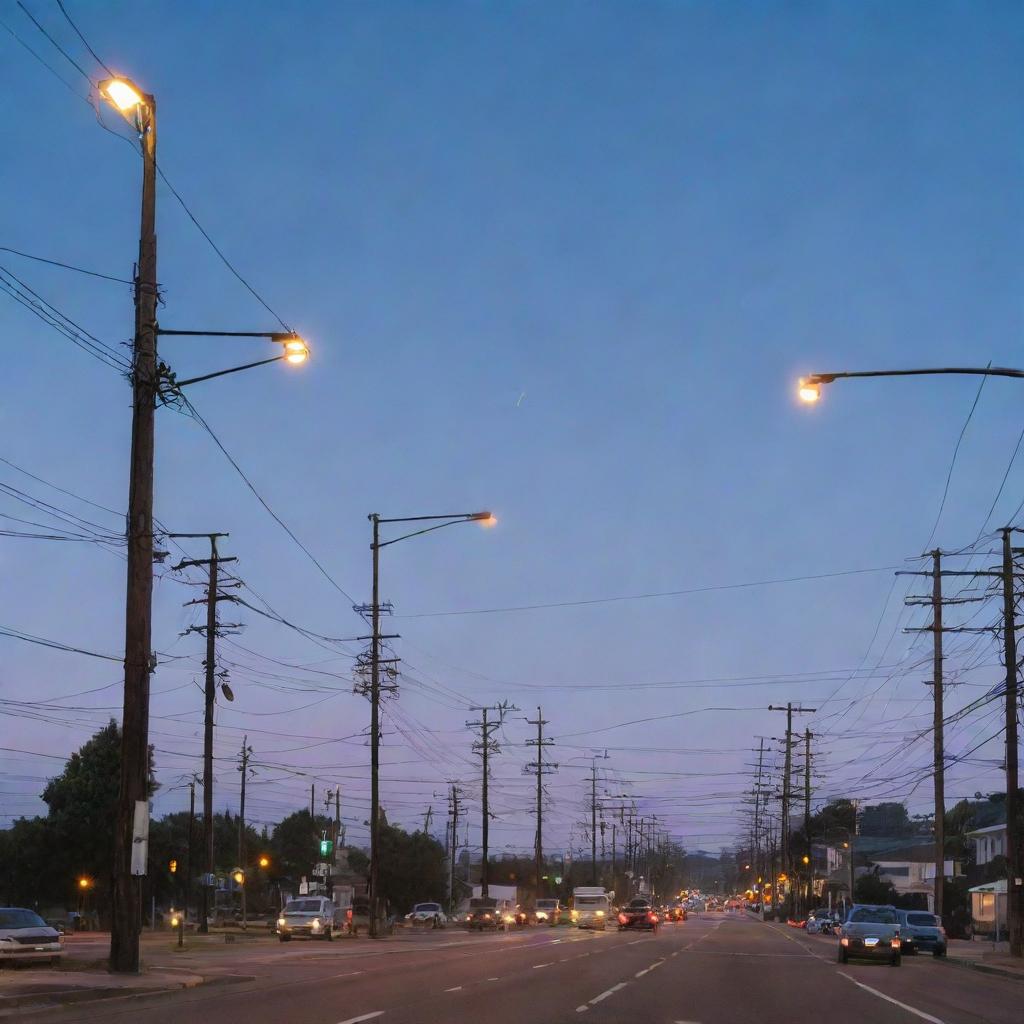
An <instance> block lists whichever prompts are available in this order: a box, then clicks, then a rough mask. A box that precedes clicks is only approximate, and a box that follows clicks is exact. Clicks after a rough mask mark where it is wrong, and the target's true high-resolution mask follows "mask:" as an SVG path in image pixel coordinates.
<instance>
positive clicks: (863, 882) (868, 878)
mask: <svg viewBox="0 0 1024 1024" xmlns="http://www.w3.org/2000/svg"><path fill="white" fill-rule="evenodd" d="M853 898H854V900H855V901H856V902H857V903H876V904H886V903H895V900H896V889H895V888H894V887H893V884H892V882H886V881H884V880H883V879H881V878H879V876H878V875H877V874H875V873H874V872H870V873H869V874H866V875H861V876H860V878H858V879H857V881H856V883H855V884H854V887H853Z"/></svg>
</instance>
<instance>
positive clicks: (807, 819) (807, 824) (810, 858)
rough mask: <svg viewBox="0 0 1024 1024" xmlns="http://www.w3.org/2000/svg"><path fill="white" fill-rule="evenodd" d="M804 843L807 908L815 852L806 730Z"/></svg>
mask: <svg viewBox="0 0 1024 1024" xmlns="http://www.w3.org/2000/svg"><path fill="white" fill-rule="evenodd" d="M804 842H805V844H806V846H805V849H806V850H807V896H806V899H807V906H808V908H809V907H810V906H811V896H812V895H813V889H814V851H813V850H812V849H811V730H810V729H805V730H804Z"/></svg>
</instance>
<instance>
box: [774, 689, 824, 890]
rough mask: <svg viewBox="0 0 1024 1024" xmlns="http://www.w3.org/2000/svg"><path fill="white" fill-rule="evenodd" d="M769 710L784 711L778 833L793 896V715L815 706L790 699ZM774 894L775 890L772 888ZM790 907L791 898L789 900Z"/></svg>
mask: <svg viewBox="0 0 1024 1024" xmlns="http://www.w3.org/2000/svg"><path fill="white" fill-rule="evenodd" d="M768 710H769V711H785V712H786V739H785V741H784V742H785V748H786V749H785V766H784V768H783V770H782V821H781V823H780V833H781V839H782V873H783V874H784V875H785V876H786V877H787V879H788V880H789V885H790V889H789V891H790V896H791V897H795V893H796V889H795V888H794V886H793V875H794V871H793V844H792V841H791V836H790V829H791V827H792V821H791V816H790V805H791V801H792V793H793V783H792V772H793V742H794V741H793V715H795V714H796V715H811V714H814V712H815V711H817V710H818V709H817V708H805V707H793V703H792V701H789V702H787V704H786V706H785V707H778V706H776V705H774V704H772V705H769V707H768ZM772 895H773V896H774V895H775V890H774V889H773V890H772ZM790 903H791V907H790V909H792V900H791V901H790Z"/></svg>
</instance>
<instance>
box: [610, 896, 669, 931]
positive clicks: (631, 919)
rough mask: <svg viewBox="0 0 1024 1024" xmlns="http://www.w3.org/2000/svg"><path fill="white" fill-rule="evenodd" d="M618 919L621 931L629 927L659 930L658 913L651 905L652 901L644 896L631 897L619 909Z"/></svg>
mask: <svg viewBox="0 0 1024 1024" xmlns="http://www.w3.org/2000/svg"><path fill="white" fill-rule="evenodd" d="M616 919H617V921H618V923H619V931H620V932H621V931H624V930H625V929H627V928H641V929H646V930H648V931H652V932H656V931H657V930H658V923H659V918H658V914H657V912H656V911H655V909H654V907H652V906H651V901H650V900H648V899H644V898H643V897H642V896H637V897H636V898H635V899H631V900H630V901H629V902H628V903H627V904H626V905H625V906H624V907H622V908H621V909H620V910H619V913H618V917H617V918H616Z"/></svg>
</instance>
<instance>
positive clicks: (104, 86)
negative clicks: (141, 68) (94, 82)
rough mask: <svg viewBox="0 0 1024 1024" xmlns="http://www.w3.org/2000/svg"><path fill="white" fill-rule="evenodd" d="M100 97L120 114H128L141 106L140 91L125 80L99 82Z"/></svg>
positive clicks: (116, 79) (133, 84) (110, 79)
mask: <svg viewBox="0 0 1024 1024" xmlns="http://www.w3.org/2000/svg"><path fill="white" fill-rule="evenodd" d="M99 88H100V95H101V96H102V97H103V98H104V99H105V100H107V102H108V103H110V104H111V105H112V106H114V107H116V108H117V109H118V110H119V111H120V112H121V113H122V114H128V113H130V112H131V111H134V110H137V109H138V108H139V107H141V106H142V104H143V102H144V100H143V98H142V92H141V90H140V89H139V88H138V87H137V86H136V85H135V83H134V82H132V81H130V80H129V79H127V78H107V79H104V80H103V81H102V82H100V86H99Z"/></svg>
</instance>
